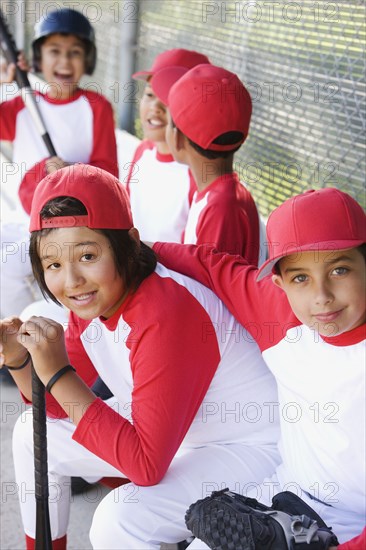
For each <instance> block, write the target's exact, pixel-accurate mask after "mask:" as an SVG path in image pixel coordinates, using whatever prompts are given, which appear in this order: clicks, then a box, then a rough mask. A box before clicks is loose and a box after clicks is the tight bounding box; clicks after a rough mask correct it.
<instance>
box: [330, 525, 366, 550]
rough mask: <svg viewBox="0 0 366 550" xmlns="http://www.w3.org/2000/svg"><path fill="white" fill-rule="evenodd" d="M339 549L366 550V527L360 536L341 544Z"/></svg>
mask: <svg viewBox="0 0 366 550" xmlns="http://www.w3.org/2000/svg"><path fill="white" fill-rule="evenodd" d="M337 548H338V550H365V549H366V527H364V530H363V531H362V533H361V534H360V535H358V537H355V538H354V539H351V540H348V541H347V542H344V543H343V544H340V545H339V546H338V547H337Z"/></svg>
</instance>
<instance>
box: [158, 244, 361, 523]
mask: <svg viewBox="0 0 366 550" xmlns="http://www.w3.org/2000/svg"><path fill="white" fill-rule="evenodd" d="M154 249H155V252H157V254H158V256H159V259H160V260H161V261H163V262H164V264H166V265H167V266H168V267H169V268H170V269H176V270H178V271H181V272H184V273H186V274H187V275H189V276H191V277H194V278H195V279H197V280H199V281H200V282H201V283H203V284H205V285H206V286H208V287H209V288H211V289H212V290H214V292H215V293H216V294H217V295H218V296H219V297H220V298H221V300H223V301H224V303H225V304H226V305H227V307H228V308H229V310H230V311H231V312H232V313H233V315H235V317H236V318H237V319H238V320H239V321H240V323H241V324H242V325H243V326H244V328H245V330H246V331H247V332H248V334H250V335H251V336H252V337H253V338H254V339H255V340H256V341H257V342H258V345H259V347H260V349H261V351H262V354H263V357H264V359H265V361H266V363H267V365H268V367H269V368H270V370H271V371H272V373H273V374H274V376H275V378H276V381H277V386H278V400H279V403H278V407H279V414H280V421H281V440H280V445H279V448H280V454H281V458H282V464H281V465H280V466H279V467H278V468H277V470H276V473H277V477H278V479H279V481H280V484H281V486H284V485H286V484H291V483H296V484H298V485H299V486H300V487H301V489H302V490H304V491H306V492H308V493H310V495H314V496H316V498H318V499H320V500H321V501H323V502H325V503H326V504H329V505H331V506H334V507H337V508H340V509H345V510H354V511H355V514H356V515H357V516H359V517H361V518H362V517H363V518H364V515H365V512H366V510H365V504H366V492H365V488H366V479H365V462H364V460H365V443H366V441H365V433H366V427H365V418H366V410H365V404H366V395H365V388H366V381H365V358H366V353H365V330H366V326H365V324H364V325H362V326H359V327H358V328H356V329H354V330H351V331H349V332H346V333H343V334H341V335H339V336H334V337H322V336H320V335H319V334H318V333H317V332H315V331H314V330H311V329H310V328H309V327H307V326H305V325H302V324H301V322H300V321H299V320H298V319H297V318H296V317H295V315H294V314H293V312H292V310H291V308H290V305H289V303H288V300H287V297H286V295H285V293H284V292H283V291H282V290H281V289H279V288H278V287H277V286H275V285H274V284H273V283H272V281H271V278H270V277H267V278H265V279H263V280H262V281H260V282H259V283H257V282H256V276H257V270H256V269H255V268H253V267H248V266H247V265H246V263H245V261H244V260H242V259H241V258H239V257H235V256H230V255H225V254H220V253H216V254H211V253H210V252H212V251H211V250H207V248H206V247H198V248H195V247H188V246H187V247H181V246H180V247H178V246H177V245H173V244H170V245H169V244H160V243H158V244H156V245H155V247H154ZM363 521H364V519H363Z"/></svg>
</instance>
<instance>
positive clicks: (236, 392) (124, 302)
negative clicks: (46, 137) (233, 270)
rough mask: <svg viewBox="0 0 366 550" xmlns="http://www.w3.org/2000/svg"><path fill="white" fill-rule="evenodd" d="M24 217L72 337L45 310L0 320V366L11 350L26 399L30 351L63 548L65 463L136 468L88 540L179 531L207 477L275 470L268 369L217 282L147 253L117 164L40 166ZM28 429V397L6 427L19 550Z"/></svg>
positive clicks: (131, 542) (27, 497) (47, 288)
mask: <svg viewBox="0 0 366 550" xmlns="http://www.w3.org/2000/svg"><path fill="white" fill-rule="evenodd" d="M30 231H31V243H30V256H31V260H32V266H33V268H34V274H35V277H36V279H37V282H38V283H39V285H40V287H41V289H42V291H43V293H44V294H45V295H47V296H48V297H49V298H50V299H51V300H53V301H56V302H58V303H62V304H64V305H65V306H66V307H68V308H69V309H70V310H71V316H70V322H69V325H68V330H67V332H66V341H64V331H63V328H62V326H61V325H60V324H58V323H56V322H55V321H53V320H51V319H46V318H45V317H36V316H33V317H31V318H30V319H29V320H28V321H26V322H25V323H22V321H20V320H19V319H13V320H7V321H3V322H0V367H1V366H4V363H6V364H7V366H8V369H9V372H10V373H11V375H12V376H13V377H14V380H15V381H16V383H17V384H18V387H19V389H20V390H21V391H22V394H23V396H24V397H25V398H27V399H31V388H30V380H31V360H30V359H32V361H33V366H34V368H35V370H36V371H37V374H38V375H39V377H40V378H41V380H42V382H43V384H44V385H45V387H46V389H47V391H48V395H47V411H48V415H49V416H50V417H51V418H50V420H49V422H48V427H47V438H48V466H49V480H50V503H49V506H50V517H51V531H52V539H53V548H54V550H65V548H66V530H67V524H68V518H69V508H70V476H73V475H83V476H85V477H90V476H91V477H94V479H96V478H97V479H98V478H101V477H103V476H117V477H120V478H128V479H129V480H130V481H131V483H130V484H129V485H124V486H123V487H124V488H123V487H121V488H118V489H115V491H113V492H111V493H110V494H109V495H107V497H106V498H105V499H103V501H102V502H101V503H100V505H99V506H98V509H97V511H96V513H95V514H94V518H93V525H92V528H91V537H90V538H91V542H92V545H93V548H108V549H111V550H112V549H113V548H114V549H118V550H122V549H125V550H130V549H131V548H136V549H137V548H149V549H151V550H159V548H160V543H162V542H167V543H175V542H179V541H181V540H183V539H184V538H186V537H187V536H189V531H188V529H187V527H186V526H185V523H184V514H185V511H186V509H187V508H188V506H189V504H190V503H191V501H192V500H194V499H197V498H198V497H199V496H201V494H202V490H204V487H207V486H209V487H211V486H212V483H214V484H215V486H220V485H221V483H230V484H235V483H242V484H246V483H248V484H251V483H253V482H254V483H256V482H257V483H259V482H260V481H261V480H262V479H263V477H265V476H266V475H272V473H273V472H274V469H275V466H276V464H277V463H278V450H277V439H278V435H279V430H278V418H276V419H275V421H274V422H273V421H271V422H268V417H266V415H265V414H262V413H261V411H262V410H264V407H265V404H266V403H267V402H273V401H275V400H276V399H277V394H276V385H275V381H274V378H273V376H272V375H271V373H270V372H269V370H268V368H267V367H266V365H265V363H264V361H263V359H262V357H261V354H260V351H259V349H258V346H257V345H256V343H255V342H251V341H248V340H247V339H245V338H242V337H241V327H240V325H239V324H238V323H237V322H236V321H235V319H234V317H233V316H232V315H231V314H230V313H229V312H228V310H227V309H226V308H225V307H224V306H223V304H222V303H221V302H220V301H219V299H218V298H217V296H215V294H214V293H213V292H211V291H210V290H208V289H207V288H205V287H204V286H202V285H200V284H199V283H197V282H196V281H193V280H192V279H189V278H188V277H184V276H181V275H179V274H176V273H173V272H171V271H169V270H168V269H166V268H164V267H163V266H161V265H159V264H157V262H156V256H155V254H154V252H153V251H152V250H151V249H150V248H148V247H147V246H146V245H145V244H143V243H141V242H140V239H139V234H138V231H137V229H136V228H134V227H133V220H132V215H131V210H130V205H129V200H128V196H127V193H126V190H125V188H124V187H123V186H122V185H121V183H120V182H119V181H118V180H117V179H116V178H114V177H113V176H112V175H111V174H109V173H107V172H106V171H104V170H101V169H97V168H95V167H92V166H87V165H82V164H76V165H74V166H71V167H66V168H63V169H61V170H58V171H57V172H55V173H53V174H50V175H49V176H47V177H46V178H45V179H44V180H43V181H42V182H41V183H40V184H39V186H38V187H37V189H36V192H35V196H34V199H33V204H32V214H31V220H30ZM70 363H72V365H73V366H71V365H70ZM75 369H76V372H75ZM96 371H97V372H98V373H99V374H100V376H101V377H102V378H103V380H104V381H105V382H106V383H107V384H108V387H109V388H110V389H111V391H112V393H113V397H111V398H110V400H108V401H101V400H100V399H97V397H96V395H95V394H94V393H93V392H92V391H91V390H90V386H91V384H92V383H93V381H94V379H95V377H96ZM243 395H245V396H246V401H245V403H242V404H241V405H240V406H239V401H240V399H241V396H243ZM253 405H254V406H253ZM233 411H234V414H233ZM253 415H254V420H253ZM67 416H69V418H67ZM56 419H57V421H56ZM32 436H33V427H32V413H31V411H29V410H27V411H26V412H25V413H24V414H23V415H22V416H21V417H20V418H19V420H18V422H17V424H16V427H15V429H14V435H13V443H14V445H13V456H14V465H15V471H16V480H17V484H18V486H19V487H22V489H23V491H22V496H24V498H21V499H20V505H21V510H22V519H23V522H24V528H25V532H26V534H27V549H28V550H32V549H33V548H34V531H35V508H36V506H35V499H34V472H33V464H34V462H33V445H32ZM243 464H245V466H243ZM126 489H127V491H126ZM126 495H128V496H127V498H126Z"/></svg>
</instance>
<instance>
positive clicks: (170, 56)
mask: <svg viewBox="0 0 366 550" xmlns="http://www.w3.org/2000/svg"><path fill="white" fill-rule="evenodd" d="M201 63H210V60H209V59H208V57H207V56H206V55H204V54H203V53H199V52H195V51H193V50H184V49H180V48H174V49H173V50H167V51H166V52H163V53H160V54H159V55H157V56H156V58H155V61H154V63H153V64H152V67H151V69H150V70H149V71H139V72H137V73H134V74H133V75H132V78H136V79H137V80H145V81H146V80H148V79H149V77H151V76H153V75H154V74H155V73H156V72H157V71H160V69H164V68H166V67H171V66H172V65H173V66H178V67H186V68H187V69H191V68H192V67H194V66H195V65H199V64H201Z"/></svg>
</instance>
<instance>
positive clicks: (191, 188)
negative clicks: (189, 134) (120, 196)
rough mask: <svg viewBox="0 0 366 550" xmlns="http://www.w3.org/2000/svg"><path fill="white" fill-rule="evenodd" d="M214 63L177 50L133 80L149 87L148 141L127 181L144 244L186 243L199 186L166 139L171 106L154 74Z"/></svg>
mask: <svg viewBox="0 0 366 550" xmlns="http://www.w3.org/2000/svg"><path fill="white" fill-rule="evenodd" d="M199 63H209V59H208V57H206V56H205V55H204V54H202V53H199V52H196V51H193V50H185V49H182V48H175V49H172V50H167V51H165V52H162V53H161V54H159V55H158V56H157V57H156V58H155V60H154V63H153V64H152V67H151V68H150V69H149V70H147V71H139V72H137V73H134V74H133V75H132V76H133V78H135V79H137V80H141V81H143V82H145V89H144V92H143V95H142V98H141V100H140V120H141V125H142V129H143V133H144V139H143V141H142V142H141V144H140V145H139V146H138V147H137V149H136V151H135V153H134V156H133V159H132V162H131V167H130V170H129V174H128V176H127V181H126V183H127V190H128V193H129V196H130V200H131V208H132V213H133V216H134V220H135V223H136V225H137V226H138V228H139V231H140V234H141V238H142V239H144V240H147V241H156V240H162V241H169V242H181V239H182V234H183V231H184V228H185V226H186V223H187V216H188V211H189V206H190V204H191V202H192V197H193V194H194V192H195V190H196V185H195V182H194V180H193V177H192V175H191V173H190V172H189V170H188V167H187V166H183V165H182V164H179V163H177V162H175V160H174V158H173V156H172V154H171V151H170V149H169V146H168V144H167V142H166V139H165V130H166V126H167V123H168V119H167V112H166V106H165V105H164V104H163V103H162V102H161V101H160V100H159V99H158V98H157V97H156V96H155V94H154V92H153V90H152V88H151V82H152V80H153V79H154V76H155V74H156V73H157V72H158V71H159V70H161V69H164V68H168V67H171V66H178V67H183V68H185V69H189V68H191V67H194V66H195V65H198V64H199Z"/></svg>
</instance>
